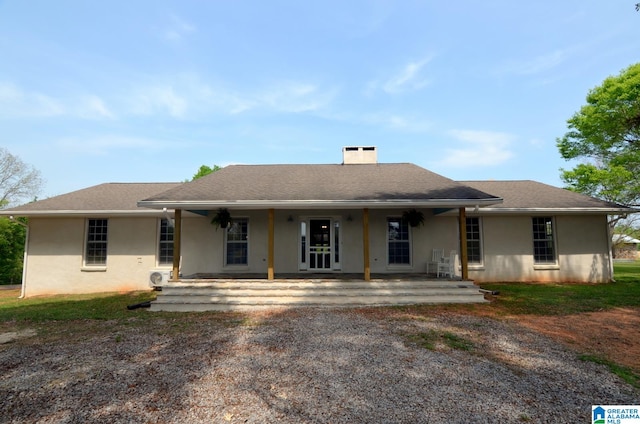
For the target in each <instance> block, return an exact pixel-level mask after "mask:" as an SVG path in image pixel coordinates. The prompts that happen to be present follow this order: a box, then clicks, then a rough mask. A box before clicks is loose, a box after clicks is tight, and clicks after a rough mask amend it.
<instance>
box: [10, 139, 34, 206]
mask: <svg viewBox="0 0 640 424" xmlns="http://www.w3.org/2000/svg"><path fill="white" fill-rule="evenodd" d="M41 187H42V178H41V176H40V172H39V171H38V170H36V169H35V168H34V167H33V166H31V165H27V164H26V163H24V162H23V161H22V160H20V158H19V157H17V156H14V155H12V154H11V153H9V151H8V150H7V149H5V148H1V147H0V208H4V207H6V206H9V205H12V204H16V203H18V202H20V201H23V200H25V199H28V198H34V197H35V196H36V195H37V194H38V193H39V192H40V190H41Z"/></svg>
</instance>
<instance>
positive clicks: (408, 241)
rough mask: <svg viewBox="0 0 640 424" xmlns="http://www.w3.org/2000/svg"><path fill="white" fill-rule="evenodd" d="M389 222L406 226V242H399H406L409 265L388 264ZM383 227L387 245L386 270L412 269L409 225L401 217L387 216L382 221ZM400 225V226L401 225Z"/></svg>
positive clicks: (411, 244)
mask: <svg viewBox="0 0 640 424" xmlns="http://www.w3.org/2000/svg"><path fill="white" fill-rule="evenodd" d="M391 220H394V221H396V220H397V221H399V222H400V223H403V222H404V224H406V226H407V240H406V241H405V240H400V241H401V242H406V243H407V246H408V250H409V263H402V264H395V263H394V264H392V263H390V262H389V254H390V249H389V245H390V242H391V241H392V240H390V239H389V222H390V221H391ZM384 225H385V236H386V239H387V243H386V263H387V268H389V269H392V268H394V269H399V268H402V269H408V268H412V267H413V241H412V234H411V225H409V223H408V222H407V221H406V220H405V219H403V218H402V217H401V216H388V217H387V219H385V221H384ZM401 225H402V224H401Z"/></svg>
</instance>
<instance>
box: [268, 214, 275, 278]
mask: <svg viewBox="0 0 640 424" xmlns="http://www.w3.org/2000/svg"><path fill="white" fill-rule="evenodd" d="M274 215H275V211H274V210H273V209H269V241H268V243H269V246H268V253H267V267H268V269H267V279H268V280H273V279H274V278H275V273H274V271H273V263H274V257H275V253H274V245H275V242H274V235H275V229H274V225H275V223H274V221H275V219H274Z"/></svg>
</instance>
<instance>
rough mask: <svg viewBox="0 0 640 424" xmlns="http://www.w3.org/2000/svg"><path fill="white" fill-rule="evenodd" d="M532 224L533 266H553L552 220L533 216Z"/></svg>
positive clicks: (554, 256) (546, 217)
mask: <svg viewBox="0 0 640 424" xmlns="http://www.w3.org/2000/svg"><path fill="white" fill-rule="evenodd" d="M532 223H533V262H534V263H535V264H542V265H544V264H555V263H556V252H555V240H554V232H553V218H551V217H550V216H534V217H533V218H532Z"/></svg>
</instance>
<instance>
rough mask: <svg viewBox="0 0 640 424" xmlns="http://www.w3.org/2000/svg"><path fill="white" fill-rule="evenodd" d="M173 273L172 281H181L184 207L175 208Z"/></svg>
mask: <svg viewBox="0 0 640 424" xmlns="http://www.w3.org/2000/svg"><path fill="white" fill-rule="evenodd" d="M173 221H174V222H173V274H172V276H171V281H180V247H181V244H182V209H176V210H175V217H174V220H173Z"/></svg>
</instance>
